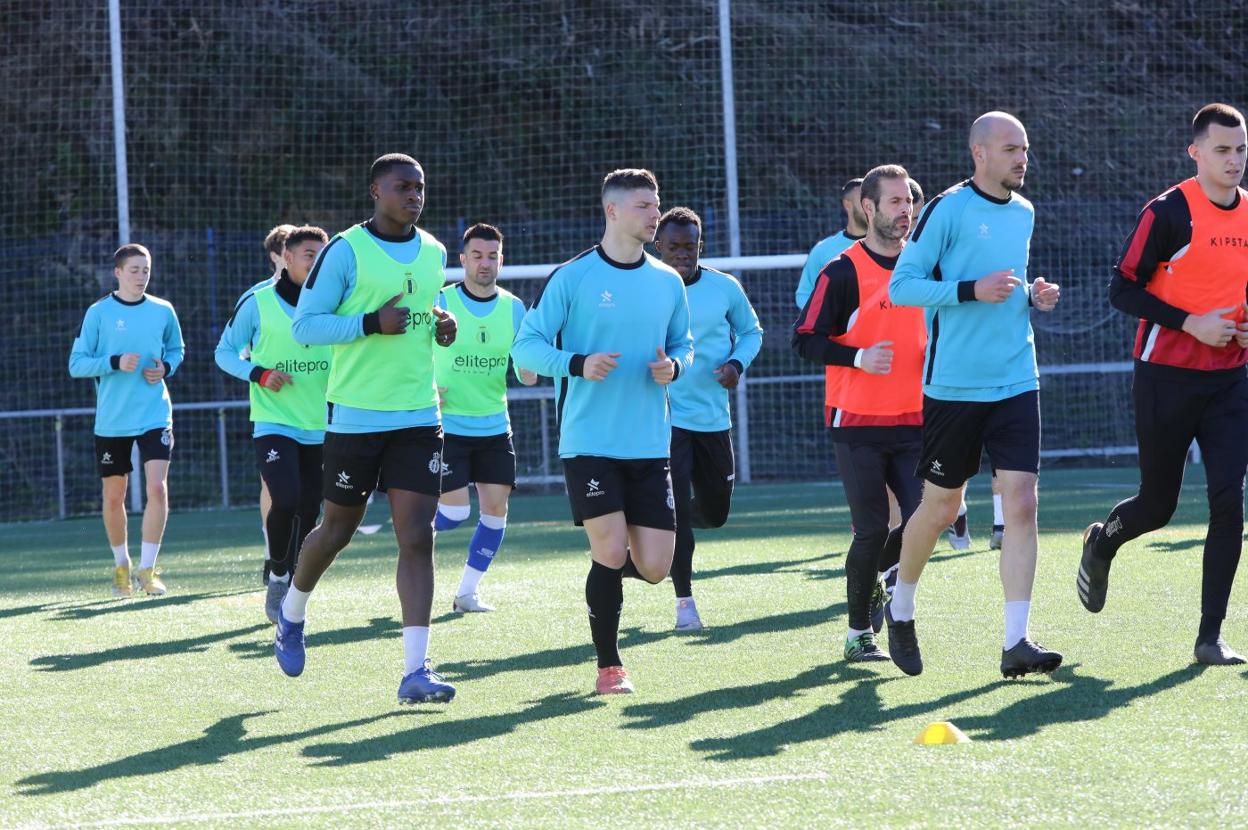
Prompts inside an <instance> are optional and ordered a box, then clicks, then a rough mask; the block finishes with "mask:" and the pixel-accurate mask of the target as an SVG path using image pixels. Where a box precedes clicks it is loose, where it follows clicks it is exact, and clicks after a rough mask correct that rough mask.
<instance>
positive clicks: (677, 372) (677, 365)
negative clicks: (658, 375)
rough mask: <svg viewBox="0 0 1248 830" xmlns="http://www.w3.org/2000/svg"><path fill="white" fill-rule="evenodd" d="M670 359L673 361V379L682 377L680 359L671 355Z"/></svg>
mask: <svg viewBox="0 0 1248 830" xmlns="http://www.w3.org/2000/svg"><path fill="white" fill-rule="evenodd" d="M668 360H670V361H672V380H676V378H678V377H680V361H679V360H677V359H676V358H674V357H669V358H668Z"/></svg>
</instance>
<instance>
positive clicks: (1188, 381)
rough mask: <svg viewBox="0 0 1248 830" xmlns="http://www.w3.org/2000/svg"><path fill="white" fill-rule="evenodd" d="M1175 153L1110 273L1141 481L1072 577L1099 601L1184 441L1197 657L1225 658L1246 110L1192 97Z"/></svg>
mask: <svg viewBox="0 0 1248 830" xmlns="http://www.w3.org/2000/svg"><path fill="white" fill-rule="evenodd" d="M1187 153H1188V155H1189V156H1190V157H1191V158H1192V160H1193V161H1194V162H1196V175H1195V176H1194V177H1193V178H1190V179H1188V180H1186V181H1184V182H1182V183H1180V184H1177V185H1175V186H1174V187H1172V188H1170V189H1169V190H1167V191H1166V192H1165V193H1162V194H1161V195H1160V196H1158V197H1156V198H1155V199H1153V200H1152V201H1151V202H1149V203H1148V204H1147V205H1145V206H1144V209H1143V210H1142V211H1141V212H1140V216H1139V219H1138V220H1137V222H1136V225H1135V229H1134V230H1132V232H1131V235H1130V236H1128V237H1127V241H1126V243H1125V244H1124V245H1123V248H1122V254H1121V256H1120V257H1119V258H1118V264H1117V268H1116V273H1115V274H1114V276H1113V281H1112V282H1111V283H1110V287H1109V297H1110V302H1111V303H1113V305H1114V307H1115V308H1117V309H1118V310H1120V311H1123V312H1125V313H1127V314H1130V315H1131V316H1133V317H1138V318H1140V326H1139V332H1138V334H1137V335H1136V338H1135V351H1134V357H1135V379H1134V382H1133V384H1132V395H1133V396H1134V399H1135V431H1136V438H1137V440H1138V444H1139V457H1140V460H1139V463H1140V489H1139V492H1138V493H1136V495H1134V496H1132V497H1131V498H1129V499H1127V500H1126V501H1123V502H1120V503H1119V504H1118V505H1117V506H1115V507H1114V509H1113V510H1111V511H1110V512H1109V516H1108V517H1107V518H1106V519H1105V521H1104V523H1101V522H1094V523H1093V524H1091V525H1089V526H1088V529H1087V530H1086V531H1085V532H1084V536H1083V558H1082V560H1081V562H1080V564H1079V573H1078V575H1077V587H1078V590H1079V600H1080V601H1081V602H1082V603H1083V605H1084V607H1085V608H1087V609H1088V610H1089V611H1091V612H1093V613H1096V612H1098V611H1100V610H1101V609H1102V608H1103V607H1104V606H1105V595H1106V593H1107V591H1108V589H1109V566H1110V564H1111V563H1112V562H1113V559H1114V556H1115V554H1117V553H1118V551H1119V549H1120V548H1121V547H1122V546H1123V545H1124V544H1126V543H1127V542H1130V541H1131V540H1132V539H1135V538H1136V537H1138V536H1142V535H1143V534H1145V533H1148V532H1150V531H1153V530H1157V529H1158V528H1161V527H1165V526H1166V524H1167V523H1168V522H1169V521H1170V517H1171V516H1173V515H1174V510H1175V508H1176V507H1177V506H1178V502H1179V491H1180V488H1181V487H1182V485H1183V467H1184V463H1185V461H1186V458H1187V450H1188V447H1190V446H1191V444H1192V441H1193V439H1194V440H1195V441H1196V442H1197V444H1198V445H1199V446H1200V449H1201V453H1202V455H1203V457H1204V463H1205V480H1206V487H1207V489H1208V493H1209V530H1208V533H1207V535H1206V536H1205V552H1204V564H1203V575H1202V580H1201V598H1200V627H1199V628H1198V629H1197V633H1196V647H1195V659H1196V662H1198V663H1203V664H1206V665H1214V666H1228V665H1239V664H1242V663H1244V662H1245V660H1244V658H1243V657H1242V656H1241V655H1239V654H1237V653H1236V652H1235V651H1234V650H1233V649H1232V648H1231V647H1230V646H1229V645H1227V643H1226V641H1225V640H1223V639H1222V620H1223V618H1224V617H1225V616H1226V606H1227V601H1228V599H1229V598H1230V594H1231V584H1232V583H1233V582H1234V580H1235V571H1236V570H1237V568H1238V566H1239V556H1240V550H1241V548H1242V547H1243V535H1244V473H1245V470H1246V469H1248V434H1246V433H1245V427H1246V425H1248V375H1246V374H1245V369H1244V365H1245V363H1248V322H1245V311H1248V306H1245V304H1244V299H1245V294H1246V293H1248V201H1246V198H1248V192H1245V191H1244V189H1243V188H1241V187H1240V182H1241V181H1243V177H1244V165H1245V163H1246V162H1248V133H1246V132H1245V129H1244V116H1243V115H1242V114H1240V112H1239V111H1238V110H1236V109H1234V108H1233V107H1230V106H1227V105H1226V104H1209V105H1208V106H1205V107H1202V108H1201V110H1200V111H1199V112H1198V113H1196V117H1195V118H1194V119H1193V120H1192V143H1191V145H1190V146H1189V147H1188V148H1187ZM1007 541H1008V537H1007Z"/></svg>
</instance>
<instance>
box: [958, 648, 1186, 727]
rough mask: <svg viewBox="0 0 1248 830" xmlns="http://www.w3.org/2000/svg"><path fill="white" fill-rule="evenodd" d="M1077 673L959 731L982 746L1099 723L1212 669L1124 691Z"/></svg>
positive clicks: (1179, 672) (962, 721) (966, 722)
mask: <svg viewBox="0 0 1248 830" xmlns="http://www.w3.org/2000/svg"><path fill="white" fill-rule="evenodd" d="M1077 668H1079V664H1078V663H1074V664H1072V665H1071V666H1070V669H1071V670H1070V671H1061V672H1058V673H1056V674H1054V675H1053V680H1054V682H1055V683H1057V684H1060V685H1057V687H1056V688H1054V689H1053V690H1052V691H1046V692H1044V693H1043V694H1040V695H1036V696H1032V697H1026V698H1024V699H1022V700H1018V701H1015V702H1014V703H1011V704H1009V705H1008V706H1006V707H1005V708H1004V709H1002V710H1001V711H999V712H997V713H995V714H992V715H978V716H974V717H968V718H959V719H958V726H959V727H960V728H961V729H962V731H963V732H966V733H968V734H970V735H971V737H972V738H974V739H975V740H977V741H1005V740H1010V739H1012V738H1024V737H1027V736H1029V735H1035V734H1037V733H1038V732H1040V731H1041V730H1043V729H1044V728H1045V727H1048V726H1054V725H1056V724H1059V723H1080V722H1083V721H1091V720H1098V719H1100V718H1103V717H1105V716H1106V715H1108V714H1110V713H1111V712H1115V711H1122V710H1123V708H1124V707H1126V706H1128V705H1130V704H1132V703H1134V702H1136V701H1138V700H1140V699H1141V698H1146V697H1151V696H1153V695H1155V694H1159V693H1161V692H1164V691H1168V690H1170V689H1173V688H1175V687H1176V686H1181V685H1182V684H1184V683H1186V682H1188V681H1189V680H1192V679H1193V678H1195V677H1197V676H1199V675H1200V674H1201V673H1202V672H1203V671H1204V670H1205V669H1206V668H1208V667H1207V666H1201V665H1190V666H1184V667H1183V668H1181V669H1176V670H1175V671H1172V672H1170V673H1169V674H1163V675H1162V676H1161V677H1158V678H1157V679H1156V680H1150V681H1149V682H1147V683H1141V684H1139V685H1138V686H1125V687H1122V688H1115V687H1114V681H1112V680H1105V679H1102V678H1100V677H1092V676H1090V675H1083V674H1079V673H1078V672H1076V671H1074V670H1075V669H1077Z"/></svg>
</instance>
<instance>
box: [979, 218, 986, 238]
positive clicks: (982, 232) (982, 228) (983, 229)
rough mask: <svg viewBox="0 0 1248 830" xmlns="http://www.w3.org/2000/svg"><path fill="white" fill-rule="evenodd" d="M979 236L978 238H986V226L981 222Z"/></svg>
mask: <svg viewBox="0 0 1248 830" xmlns="http://www.w3.org/2000/svg"><path fill="white" fill-rule="evenodd" d="M979 238H980V239H987V238H988V226H987V225H986V224H984V223H983V222H980V223H979Z"/></svg>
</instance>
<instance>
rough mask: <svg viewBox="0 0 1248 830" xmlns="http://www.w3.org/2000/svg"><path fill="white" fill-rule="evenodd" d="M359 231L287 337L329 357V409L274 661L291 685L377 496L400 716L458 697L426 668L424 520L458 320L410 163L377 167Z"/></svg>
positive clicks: (434, 482) (437, 468)
mask: <svg viewBox="0 0 1248 830" xmlns="http://www.w3.org/2000/svg"><path fill="white" fill-rule="evenodd" d="M369 194H370V196H371V197H372V200H373V203H374V205H375V207H374V210H373V216H372V218H371V219H369V220H368V221H367V222H363V223H361V224H359V225H354V226H353V227H350V228H348V229H347V230H345V231H343V232H342V233H340V234H338V235H336V236H335V237H334V238H333V239H331V240H330V242H329V244H328V245H326V246H325V250H324V251H322V252H321V256H320V258H319V259H318V260H317V261H316V265H314V266H313V268H312V273H311V274H309V275H308V280H307V282H306V283H305V284H304V287H303V293H302V294H301V295H300V297H299V305H298V308H297V309H296V311H295V320H294V325H293V326H292V332H293V334H294V337H295V340H296V341H298V342H299V343H303V344H306V345H330V346H332V347H333V356H332V358H331V366H330V371H329V382H328V386H327V389H326V393H325V397H326V399H327V400H328V402H329V418H328V425H327V427H326V434H325V458H324V477H323V486H324V496H325V516H324V518H323V519H322V520H321V523H320V524H319V525H318V526H317V527H316V528H315V529H314V530H313V531H312V533H311V534H309V535H308V538H307V539H306V540H305V541H304V543H303V548H302V550H301V551H300V553H299V563H298V565H297V567H296V568H295V576H294V579H293V582H292V585H291V587H290V590H289V591H288V592H287V594H286V598H285V599H284V600H283V601H282V608H281V613H280V614H279V615H278V620H277V638H276V643H275V647H274V652H275V655H276V657H277V662H278V665H279V666H281V669H282V671H284V672H285V673H286V674H287V675H289V676H291V677H295V676H297V675H299V674H300V673H302V671H303V666H304V657H305V655H304V639H303V627H304V619H305V614H306V610H305V609H306V607H307V602H308V595H309V594H310V593H311V592H312V589H313V588H315V587H316V583H317V581H318V580H319V579H320V577H321V574H323V573H324V572H325V569H326V568H328V567H329V565H330V563H332V562H333V561H334V557H335V556H337V555H338V552H339V551H341V550H342V549H343V548H345V547H346V546H347V543H348V542H350V541H351V537H352V535H353V534H354V533H355V529H356V528H357V527H358V526H359V524H360V520H361V519H363V518H364V511H365V509H366V506H367V502H368V497H369V495H370V494H371V493H372V492H373V490H374V489H377V487H378V482H379V480H380V482H381V483H382V484H383V485H384V487H385V489H386V495H387V497H388V498H389V501H390V517H391V520H392V521H393V522H394V534H395V537H396V538H397V540H398V543H399V561H398V570H397V575H396V579H395V582H396V585H397V587H398V594H399V604H400V605H401V606H402V610H403V651H404V657H405V662H406V670H405V672H404V675H403V680H402V682H401V683H400V685H399V702H400V703H421V702H443V703H445V702H449V701H450V700H451V698H453V697H454V696H455V687H454V686H452V685H451V684H449V683H447V682H446V681H444V680H443V679H442V677H441V676H440V675H439V674H438V673H437V672H435V671H433V669H432V666H431V664H430V661H429V659H428V652H429V611H430V608H431V606H432V604H433V516H434V513H435V512H436V511H437V506H438V495H439V493H440V492H441V486H440V485H441V477H442V427H441V421H440V417H439V414H438V395H437V389H436V388H435V387H434V379H433V378H434V372H433V354H434V350H435V349H434V347H435V343H436V345H437V346H440V347H446V346H449V345H451V344H452V343H453V342H454V341H455V318H454V316H452V315H451V314H449V313H448V312H446V311H444V310H442V309H440V308H437V307H436V306H435V304H434V303H435V300H436V299H437V296H438V292H439V291H440V290H441V289H442V285H443V283H444V282H445V281H446V278H445V277H446V248H444V247H443V246H442V244H441V243H440V242H438V240H436V239H434V238H433V236H431V235H430V234H428V233H426V232H425V231H423V230H421V229H419V228H417V227H416V220H417V219H419V218H420V212H421V210H422V209H423V208H424V204H425V172H424V170H423V169H422V168H421V166H420V165H419V164H418V163H417V162H416V160H415V159H413V158H412V157H411V156H406V155H403V154H401V153H391V154H389V155H384V156H382V157H381V158H379V159H377V160H376V161H374V162H373V165H372V169H371V171H370V176H369Z"/></svg>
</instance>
